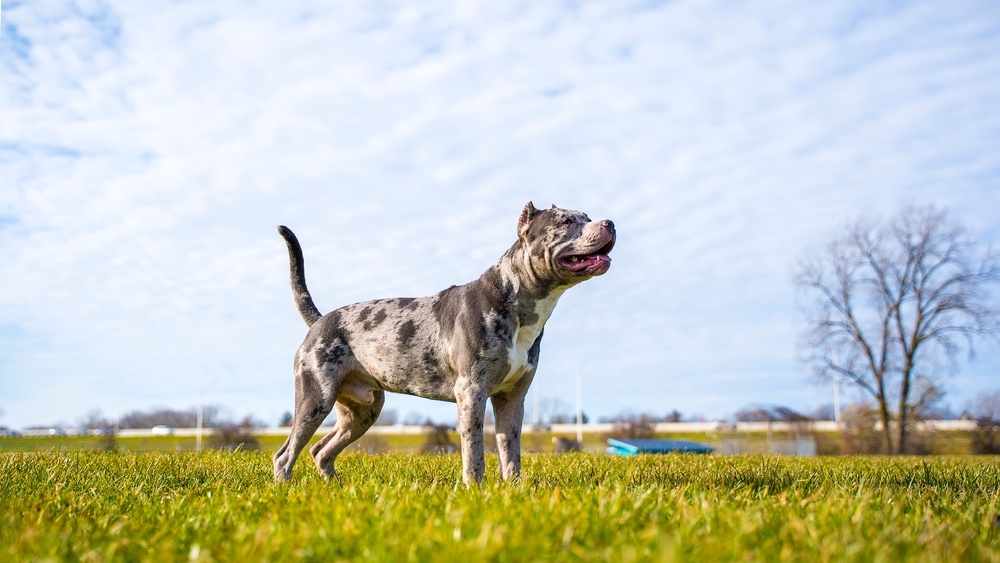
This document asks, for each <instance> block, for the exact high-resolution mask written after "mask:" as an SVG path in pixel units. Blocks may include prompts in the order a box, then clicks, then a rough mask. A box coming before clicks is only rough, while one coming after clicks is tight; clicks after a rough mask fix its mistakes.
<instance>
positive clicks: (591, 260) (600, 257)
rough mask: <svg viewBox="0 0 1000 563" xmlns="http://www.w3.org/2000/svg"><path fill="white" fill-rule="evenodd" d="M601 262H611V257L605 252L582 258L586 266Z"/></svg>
mask: <svg viewBox="0 0 1000 563" xmlns="http://www.w3.org/2000/svg"><path fill="white" fill-rule="evenodd" d="M601 262H608V263H609V264H610V263H611V257H610V256H608V255H607V254H595V255H593V256H587V257H586V258H585V259H584V263H585V264H586V265H587V266H596V265H597V264H600V263H601Z"/></svg>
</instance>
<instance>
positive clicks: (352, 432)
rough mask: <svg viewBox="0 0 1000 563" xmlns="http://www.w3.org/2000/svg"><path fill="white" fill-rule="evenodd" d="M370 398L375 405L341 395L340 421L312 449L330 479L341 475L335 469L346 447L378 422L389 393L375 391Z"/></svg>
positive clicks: (320, 466) (322, 470) (338, 410)
mask: <svg viewBox="0 0 1000 563" xmlns="http://www.w3.org/2000/svg"><path fill="white" fill-rule="evenodd" d="M370 396H371V398H372V402H371V403H367V402H359V401H357V400H356V398H355V397H354V396H353V395H346V394H344V393H341V396H340V398H338V400H337V403H336V405H335V408H336V409H337V422H336V424H334V427H333V430H332V431H331V432H330V433H329V434H327V435H326V436H323V438H321V439H320V441H319V442H316V444H314V445H313V447H312V449H310V450H309V453H311V454H312V457H313V461H315V462H316V468H317V469H319V471H320V473H322V474H323V475H325V476H326V477H335V476H336V475H337V472H336V471H334V468H333V464H334V462H335V461H337V456H338V455H340V452H342V451H344V448H346V447H347V446H349V445H351V443H352V442H354V441H355V440H357V439H358V438H360V437H361V436H363V435H364V433H365V432H367V431H368V429H369V428H371V427H372V425H373V424H375V421H376V420H378V415H379V413H380V412H382V405H384V404H385V391H382V390H381V389H372V390H371V395H370Z"/></svg>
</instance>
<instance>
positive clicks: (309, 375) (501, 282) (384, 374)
mask: <svg viewBox="0 0 1000 563" xmlns="http://www.w3.org/2000/svg"><path fill="white" fill-rule="evenodd" d="M517 230H518V239H517V242H515V243H514V245H513V246H511V248H510V249H509V250H508V251H507V252H506V253H504V255H503V256H501V257H500V260H499V261H498V262H497V263H496V264H494V265H493V266H490V267H489V268H488V269H487V270H486V272H484V273H483V275H481V276H480V277H479V279H476V280H473V281H471V282H469V283H467V284H465V285H461V286H452V287H449V288H448V289H445V290H444V291H441V292H439V293H437V294H436V295H432V296H430V297H422V298H396V299H378V300H374V301H365V302H362V303H355V304H353V305H347V306H346V307H341V308H340V309H337V310H335V311H331V312H330V313H327V314H326V315H322V316H321V315H320V313H319V310H318V309H317V308H316V306H315V304H314V303H313V300H312V297H311V295H310V294H309V290H308V289H307V288H306V283H305V269H304V265H303V258H302V249H301V247H300V246H299V243H298V240H297V239H296V238H295V235H294V234H293V233H292V232H291V231H290V230H289V229H288V228H286V227H283V226H282V227H278V231H279V232H280V233H281V235H282V237H284V239H285V242H286V244H287V245H288V255H289V261H290V273H291V285H292V295H293V297H294V299H295V303H296V306H297V308H298V310H299V314H300V315H301V316H302V318H303V320H305V322H306V324H307V325H308V326H309V332H308V334H307V335H306V338H305V341H304V342H303V343H302V345H301V346H299V349H298V351H297V352H296V353H295V362H294V371H295V415H294V421H293V423H292V429H291V432H290V434H289V436H288V440H286V441H285V444H284V445H283V446H282V447H281V449H279V450H278V452H277V453H276V454H275V455H274V476H275V479H277V480H279V481H283V480H287V479H289V478H290V477H291V473H292V467H293V466H294V465H295V460H296V459H297V457H298V455H299V453H300V452H301V451H302V449H303V448H304V447H305V445H306V443H307V442H308V441H309V439H310V438H311V437H312V435H313V433H315V432H316V429H317V428H319V425H320V424H321V423H322V422H323V420H324V419H325V418H326V417H327V415H328V414H330V411H331V410H333V409H334V408H335V409H336V410H337V422H336V424H335V425H334V428H333V430H332V431H331V432H330V433H329V434H327V435H326V436H324V437H323V438H322V439H321V440H320V441H319V442H317V443H316V444H315V445H314V446H313V447H312V448H311V449H310V453H311V454H312V457H313V460H314V461H315V463H316V466H317V468H318V469H319V471H320V472H321V473H322V474H323V475H325V476H327V477H333V476H335V475H336V472H335V471H334V467H333V465H334V461H335V460H336V458H337V456H338V455H339V454H340V452H342V451H343V450H344V448H346V447H347V446H348V445H350V444H351V442H353V441H355V440H357V439H358V438H360V437H361V436H362V435H363V434H364V433H365V432H366V431H367V430H368V429H369V428H370V427H371V426H372V424H374V423H375V420H376V419H377V418H378V415H379V412H380V411H381V409H382V405H383V403H384V401H385V391H390V392H394V393H407V394H410V395H417V396H420V397H426V398H429V399H437V400H441V401H451V402H455V403H457V404H458V430H459V435H460V438H461V444H462V479H463V481H465V483H466V484H471V483H478V482H480V481H482V478H483V472H484V471H485V459H484V454H483V420H484V415H485V409H486V401H487V400H490V401H491V402H492V403H493V412H494V415H495V417H496V432H497V448H498V450H499V454H500V468H501V474H502V476H503V479H505V480H507V479H512V478H514V477H516V476H517V475H518V474H519V473H520V470H521V451H520V450H521V424H522V421H523V418H524V399H525V396H526V394H527V390H528V386H529V385H530V384H531V381H532V379H533V378H534V375H535V367H536V366H537V365H538V354H539V349H540V346H541V340H542V331H543V328H544V324H545V321H546V320H548V317H549V315H550V314H551V312H552V308H553V307H554V306H555V303H556V301H557V300H558V299H559V297H560V296H561V295H562V293H563V292H564V291H565V290H566V289H568V288H569V287H572V286H573V285H576V284H577V283H580V282H582V281H584V280H586V279H589V278H591V277H593V276H597V275H601V274H603V273H604V272H606V271H607V270H608V268H609V267H610V262H611V260H610V258H608V256H607V254H608V252H610V251H611V248H612V247H613V246H614V243H615V238H616V235H615V227H614V224H613V223H612V222H611V221H597V222H592V221H591V220H590V219H589V218H588V217H587V215H586V214H584V213H580V212H579V211H570V210H567V209H559V208H557V207H555V206H554V205H553V206H552V209H546V210H544V211H540V210H538V209H535V206H534V205H532V204H531V203H530V202H529V203H528V204H527V205H526V206H525V208H524V211H523V212H522V213H521V217H520V220H519V221H518V229H517Z"/></svg>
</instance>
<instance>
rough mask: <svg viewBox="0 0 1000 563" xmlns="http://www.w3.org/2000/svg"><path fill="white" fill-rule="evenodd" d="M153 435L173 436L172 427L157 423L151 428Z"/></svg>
mask: <svg viewBox="0 0 1000 563" xmlns="http://www.w3.org/2000/svg"><path fill="white" fill-rule="evenodd" d="M152 431H153V436H173V435H174V429H173V428H171V427H169V426H164V425H162V424H157V425H156V426H154V427H153V428H152Z"/></svg>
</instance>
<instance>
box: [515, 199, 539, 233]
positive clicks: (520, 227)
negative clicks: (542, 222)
mask: <svg viewBox="0 0 1000 563" xmlns="http://www.w3.org/2000/svg"><path fill="white" fill-rule="evenodd" d="M536 213H538V210H537V209H535V204H534V203H532V202H530V201H529V202H528V205H525V206H524V211H522V212H521V218H520V219H518V221H517V234H518V236H520V237H524V236H525V235H527V234H528V224H529V223H531V219H532V218H533V217H534V216H535V214H536Z"/></svg>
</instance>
